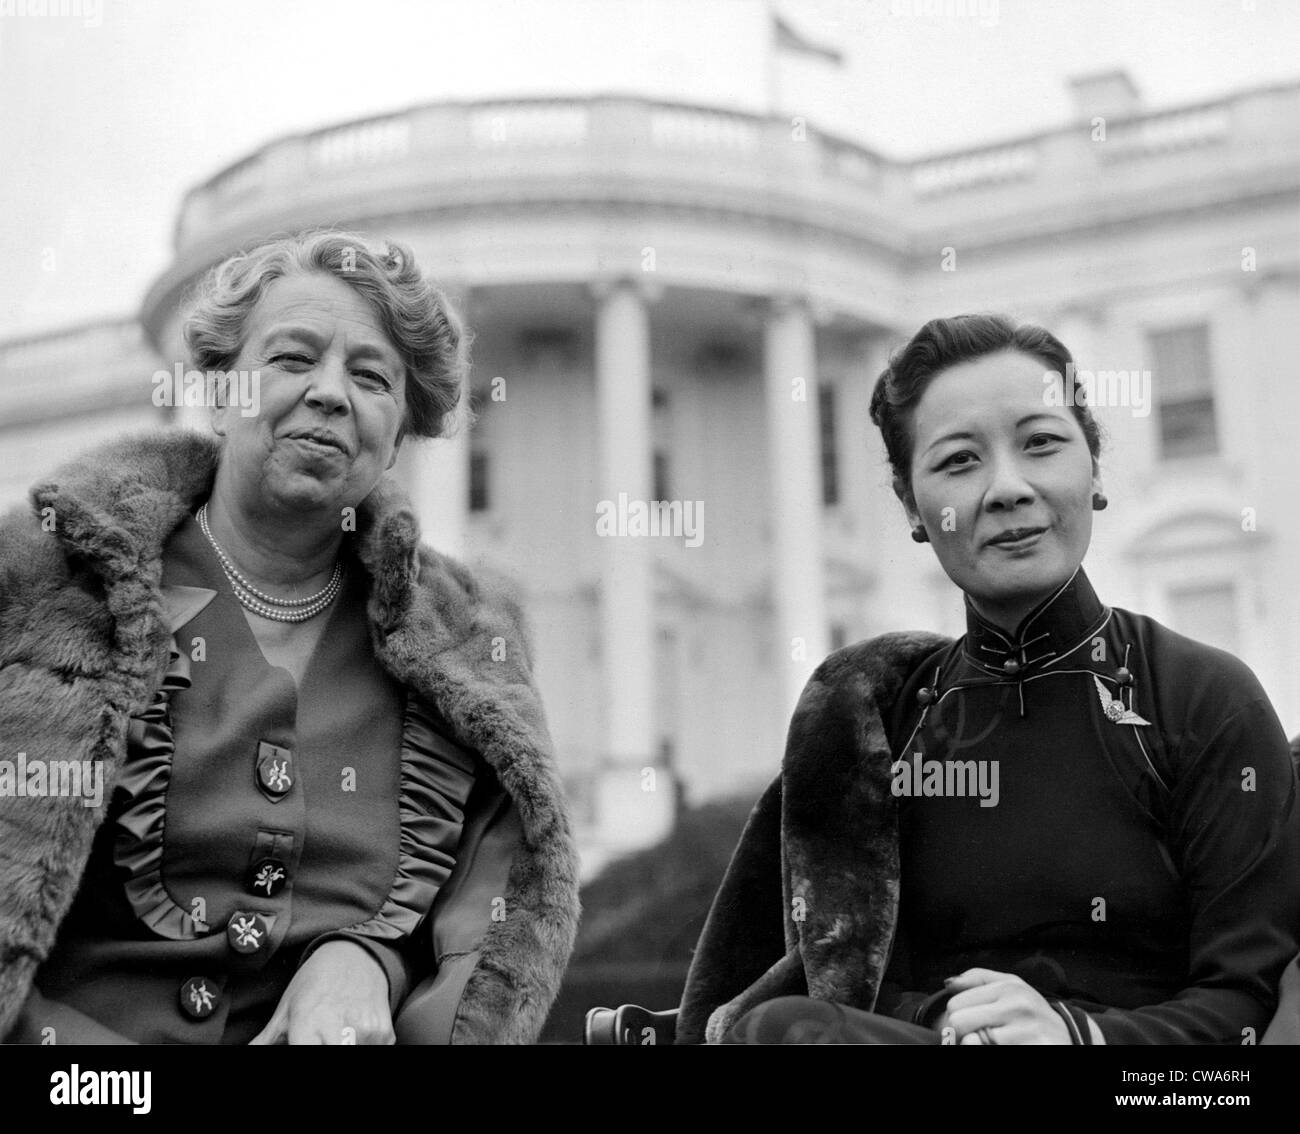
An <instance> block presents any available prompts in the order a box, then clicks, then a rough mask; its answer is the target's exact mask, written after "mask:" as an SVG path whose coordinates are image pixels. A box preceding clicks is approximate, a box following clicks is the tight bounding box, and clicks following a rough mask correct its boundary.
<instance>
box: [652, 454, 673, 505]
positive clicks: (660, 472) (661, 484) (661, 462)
mask: <svg viewBox="0 0 1300 1134" xmlns="http://www.w3.org/2000/svg"><path fill="white" fill-rule="evenodd" d="M654 462H655V467H654V481H655V483H654V497H653V498H654V499H655V500H671V499H672V498H673V494H672V491H671V489H670V487H669V484H668V454H667V453H665V452H664V451H663V450H662V449H656V450H655V454H654Z"/></svg>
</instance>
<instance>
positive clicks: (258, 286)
mask: <svg viewBox="0 0 1300 1134" xmlns="http://www.w3.org/2000/svg"><path fill="white" fill-rule="evenodd" d="M308 272H328V273H329V274H330V275H332V276H335V277H336V278H338V279H339V280H341V281H342V282H343V283H345V284H347V285H348V287H350V288H352V290H353V291H355V292H356V293H357V294H358V295H360V296H361V297H362V298H363V299H365V300H367V301H368V302H369V304H370V306H371V307H372V308H373V309H374V311H375V314H376V315H377V316H378V318H379V325H380V327H381V328H382V329H383V331H384V334H385V335H387V337H388V339H389V341H390V342H391V343H392V345H393V347H394V349H395V350H396V351H397V352H398V354H399V355H401V357H402V360H403V362H404V363H405V364H406V416H405V419H404V422H403V432H405V433H412V434H415V435H416V436H418V437H442V436H445V435H446V434H448V433H451V432H453V431H454V430H455V428H456V426H457V424H458V420H459V418H460V417H461V416H462V415H464V414H465V413H466V410H467V407H466V409H462V410H460V411H459V412H458V407H459V406H460V405H461V392H462V389H463V387H464V385H465V378H466V375H467V373H468V371H469V344H470V338H471V336H470V333H469V331H468V330H467V329H466V328H465V327H464V325H463V324H462V323H461V320H460V317H459V316H458V315H457V314H456V312H455V311H454V310H453V309H452V306H451V304H450V303H449V302H448V300H447V298H446V296H445V295H443V293H442V292H441V291H440V290H439V289H438V288H437V287H435V286H434V284H433V283H431V282H430V281H429V280H427V279H425V277H424V276H423V274H422V273H421V272H420V269H419V267H418V266H417V265H416V263H415V257H414V256H412V254H411V250H410V249H409V248H407V247H406V246H405V245H404V244H399V243H397V242H396V241H392V240H386V241H379V242H375V241H372V240H370V239H368V238H367V237H365V236H363V235H361V234H359V233H355V232H343V231H340V230H338V229H309V230H307V231H305V232H300V233H297V234H295V235H292V236H286V237H280V238H276V239H272V240H268V241H266V242H264V243H262V244H258V245H257V246H255V247H253V248H250V249H247V250H246V251H243V252H239V253H237V254H236V255H234V256H231V257H230V258H229V259H228V260H226V261H224V262H223V263H221V264H219V265H217V267H215V268H213V269H212V271H210V272H209V273H208V274H207V276H206V277H205V278H204V279H203V281H202V282H201V283H200V284H199V286H198V288H197V290H196V292H195V294H194V297H193V300H192V306H191V309H190V312H189V315H188V316H187V317H186V319H185V323H184V327H183V332H184V335H185V342H186V344H187V345H188V347H189V349H190V355H191V358H192V360H193V363H194V365H195V366H197V367H198V368H199V369H200V370H208V371H211V370H220V371H226V370H231V369H233V368H234V364H235V360H236V359H237V358H238V357H239V352H240V351H241V350H242V349H243V346H244V339H245V335H246V328H247V324H248V316H249V313H250V312H251V311H252V310H253V308H254V307H255V306H256V305H257V302H258V300H259V299H261V298H262V294H263V293H264V292H265V291H266V288H267V286H268V285H269V284H270V283H271V282H272V281H273V280H277V279H280V278H282V277H284V276H290V275H298V274H304V273H308Z"/></svg>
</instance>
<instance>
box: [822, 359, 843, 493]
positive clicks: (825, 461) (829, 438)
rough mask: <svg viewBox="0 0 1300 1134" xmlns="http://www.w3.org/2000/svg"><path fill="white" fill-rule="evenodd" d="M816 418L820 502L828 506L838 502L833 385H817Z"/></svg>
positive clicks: (838, 482)
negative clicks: (819, 462)
mask: <svg viewBox="0 0 1300 1134" xmlns="http://www.w3.org/2000/svg"><path fill="white" fill-rule="evenodd" d="M817 411H818V412H817V420H818V422H819V423H820V426H821V458H822V504H823V505H825V506H826V507H828V508H831V507H834V506H835V505H836V504H838V503H839V502H840V459H839V449H838V446H837V445H836V434H835V425H836V422H835V387H834V386H831V385H828V384H827V383H824V382H823V383H822V384H821V385H820V386H818V387H817Z"/></svg>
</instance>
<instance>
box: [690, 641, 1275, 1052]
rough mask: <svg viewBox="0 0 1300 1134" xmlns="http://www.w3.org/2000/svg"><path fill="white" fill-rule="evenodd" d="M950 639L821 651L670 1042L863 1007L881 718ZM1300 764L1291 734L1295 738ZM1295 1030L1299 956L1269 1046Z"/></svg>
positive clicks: (871, 999)
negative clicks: (811, 1006) (794, 1005)
mask: <svg viewBox="0 0 1300 1134" xmlns="http://www.w3.org/2000/svg"><path fill="white" fill-rule="evenodd" d="M951 641H952V639H949V638H945V637H941V636H939V635H936V634H930V633H925V632H905V633H891V634H882V635H880V636H878V637H875V638H871V639H869V640H867V641H863V642H859V643H857V644H856V645H853V646H849V647H846V648H844V649H842V650H839V651H837V652H836V653H834V654H832V655H830V657H828V658H827V659H826V660H825V661H824V662H823V663H822V664H821V666H819V667H818V669H817V671H816V672H815V673H814V674H813V675H812V677H811V678H810V680H809V682H808V684H807V686H806V688H805V689H804V692H803V695H802V696H801V698H800V700H799V704H798V706H797V707H796V708H795V711H794V715H793V717H792V718H791V721H790V730H789V735H788V739H787V743H786V750H785V757H784V761H783V764H782V770H781V774H780V776H779V777H777V779H776V780H774V781H773V782H772V784H771V785H770V786H769V787H768V789H767V790H766V791H765V792H764V793H763V795H762V796H761V798H760V799H759V801H758V803H757V804H756V805H755V806H754V809H753V811H752V812H751V814H750V817H749V819H748V821H747V823H746V825H745V829H744V831H743V833H742V834H741V838H740V842H739V844H738V846H737V847H736V850H735V852H734V854H733V856H732V859H731V862H730V864H729V866H728V868H727V871H726V874H725V876H724V877H723V880H722V884H721V886H720V887H719V889H718V892H717V894H716V896H715V897H714V900H713V905H712V907H711V908H710V910H709V915H708V918H707V920H706V922H705V925H704V930H703V932H702V934H701V936H700V940H699V942H698V944H697V946H696V949H695V954H694V956H693V958H692V961H691V967H690V971H689V973H688V975H687V978H686V987H685V990H684V992H683V995H682V1001H681V1007H680V1012H679V1015H678V1020H677V1030H676V1042H677V1043H680V1044H698V1043H705V1042H709V1043H716V1042H718V1041H720V1040H721V1039H722V1037H723V1036H724V1035H725V1034H726V1033H727V1032H728V1031H729V1030H730V1029H731V1027H732V1025H734V1024H735V1023H736V1022H737V1021H738V1020H739V1019H740V1017H741V1016H743V1015H745V1013H747V1012H748V1011H749V1010H750V1009H752V1008H755V1007H757V1006H758V1005H759V1004H762V1003H763V1002H764V1001H767V1000H772V999H775V998H777V997H781V996H810V997H812V998H814V999H819V1000H830V1001H835V1002H838V1003H841V1004H847V1005H849V1006H851V1007H854V1008H861V1009H864V1010H871V1009H872V1008H873V1007H874V1005H875V1003H876V998H877V996H878V995H879V993H880V989H881V983H882V980H883V978H884V976H885V970H886V968H887V967H888V964H889V960H890V953H891V950H892V947H893V942H894V936H895V931H896V927H897V922H898V908H899V879H900V862H899V838H898V809H897V806H896V800H895V799H894V798H893V793H892V790H891V787H892V783H893V775H892V765H893V757H892V755H891V749H890V742H889V737H888V734H887V732H886V728H885V725H884V723H883V722H884V719H885V717H886V715H887V714H888V712H889V711H890V707H891V706H892V705H894V704H895V702H896V700H897V698H898V695H899V693H900V692H901V691H902V689H903V687H904V686H905V685H906V684H907V681H908V679H909V677H911V675H912V674H913V673H914V672H915V670H916V668H917V666H918V665H920V664H921V662H922V661H923V660H924V659H925V658H926V657H927V656H928V655H931V654H933V653H935V652H936V651H938V650H939V649H941V648H942V647H944V646H947V645H949V644H950V643H951ZM1290 749H1291V758H1292V761H1293V763H1294V764H1295V766H1296V768H1297V771H1300V736H1296V737H1294V738H1293V739H1292V740H1291V742H1290ZM1297 1036H1300V958H1297V959H1296V960H1295V961H1293V962H1292V964H1291V965H1290V966H1289V967H1288V968H1287V970H1286V975H1285V976H1284V978H1283V981H1282V987H1281V1003H1280V1004H1279V1006H1278V1008H1277V1012H1276V1015H1275V1017H1274V1019H1273V1023H1272V1025H1271V1027H1270V1028H1269V1030H1268V1034H1267V1035H1266V1036H1265V1038H1264V1040H1263V1042H1264V1043H1291V1042H1295V1037H1297Z"/></svg>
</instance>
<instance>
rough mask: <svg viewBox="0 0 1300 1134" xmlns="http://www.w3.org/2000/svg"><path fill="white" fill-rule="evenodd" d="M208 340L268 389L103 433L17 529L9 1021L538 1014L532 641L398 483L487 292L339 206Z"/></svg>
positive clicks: (248, 1024)
mask: <svg viewBox="0 0 1300 1134" xmlns="http://www.w3.org/2000/svg"><path fill="white" fill-rule="evenodd" d="M185 337H186V341H187V343H188V345H189V347H190V350H191V352H192V356H193V360H194V362H195V364H196V365H197V366H198V367H199V368H201V369H202V370H205V371H221V372H229V371H248V372H255V373H256V374H257V375H258V376H259V378H260V391H259V393H260V412H258V413H256V414H252V415H249V414H247V413H246V412H245V410H246V408H247V407H243V406H239V407H237V406H235V405H233V404H221V405H217V406H216V407H215V408H214V409H213V411H212V430H213V432H214V433H215V434H216V439H215V441H214V440H213V439H211V438H205V437H203V436H200V435H198V434H191V433H188V432H160V433H155V434H149V435H145V436H139V437H132V438H129V439H126V440H123V441H121V442H118V443H115V444H111V445H108V446H106V447H104V448H102V449H100V450H99V451H97V452H94V453H91V454H89V455H87V456H86V457H84V458H82V459H79V460H76V461H73V462H71V463H70V464H68V465H67V466H66V467H65V468H64V469H63V470H62V471H61V472H59V473H58V474H57V475H55V476H54V477H52V478H51V479H49V480H47V481H45V482H44V483H41V484H39V485H37V486H36V487H35V488H34V489H33V492H32V500H33V504H34V507H33V508H32V509H31V510H30V511H27V512H26V513H21V512H19V513H14V514H11V515H10V516H9V517H8V518H7V519H6V520H5V521H4V524H3V529H2V535H0V578H2V579H3V583H2V584H0V626H2V627H3V631H2V633H0V730H2V732H3V756H4V757H7V758H10V759H12V758H13V757H14V755H15V754H17V753H22V754H24V759H25V765H24V767H25V769H26V770H27V777H28V779H27V784H26V786H27V787H28V788H29V789H30V790H27V791H25V792H16V793H15V792H7V793H5V794H4V797H3V798H0V1035H4V1034H7V1035H8V1037H9V1038H10V1039H11V1040H15V1041H35V1042H41V1041H44V1042H57V1043H68V1042H114V1041H116V1042H122V1041H138V1042H148V1043H156V1042H178V1043H279V1042H288V1043H385V1042H390V1043H391V1042H393V1040H394V1038H396V1039H397V1040H399V1041H401V1042H529V1041H531V1040H533V1039H535V1038H536V1036H537V1035H538V1032H539V1031H540V1029H541V1026H542V1023H543V1021H544V1018H545V1015H546V1012H547V1010H548V1008H549V1006H550V1004H551V1002H552V1000H553V998H554V996H555V993H556V991H557V988H558V985H559V981H560V977H561V974H562V972H563V969H564V966H565V964H566V961H567V958H568V954H569V950H570V948H571V946H572V940H573V935H574V932H575V928H576V921H577V883H576V869H575V856H574V851H573V847H572V842H571V838H570V833H569V824H568V820H567V817H566V812H565V807H564V803H563V799H562V795H561V790H560V786H559V783H558V779H557V775H556V771H555V766H554V762H553V757H552V753H551V747H550V742H549V739H548V736H547V732H546V727H545V724H544V720H543V715H542V709H541V705H540V704H539V701H538V695H537V692H536V688H535V686H534V684H533V679H532V676H531V672H530V656H529V644H528V640H527V638H526V637H525V633H524V629H523V626H522V625H521V618H520V613H519V611H518V609H517V607H516V605H515V604H514V602H513V601H512V600H511V599H510V598H509V597H508V596H507V594H506V593H504V592H503V591H502V590H501V588H500V587H498V586H495V585H492V584H490V583H489V582H488V581H487V580H486V579H484V578H480V577H477V576H476V575H471V574H470V573H469V572H468V571H467V570H466V569H465V568H464V567H462V566H461V565H460V564H458V563H456V562H454V561H453V560H451V559H448V558H447V557H445V556H443V555H440V554H438V553H436V552H434V551H432V550H430V549H429V548H428V547H427V546H423V545H421V544H420V542H419V533H418V529H417V526H416V523H415V518H414V516H413V515H412V513H411V510H410V508H409V506H408V505H407V503H406V502H405V500H404V499H403V497H402V495H401V493H400V492H399V491H398V489H397V488H396V486H395V485H394V484H393V482H392V481H391V480H386V479H385V478H384V473H385V471H386V470H388V469H390V468H391V467H392V466H393V462H394V461H395V460H396V458H397V453H398V449H399V447H400V446H401V445H402V443H403V441H404V439H407V438H410V437H418V436H424V437H436V436H438V435H439V434H440V433H442V432H443V430H444V426H445V425H447V424H450V423H451V422H452V420H453V418H454V414H455V411H456V407H457V405H458V403H459V400H460V395H461V387H462V382H463V376H464V370H465V346H466V344H465V338H464V335H463V333H462V330H461V327H460V325H459V323H458V320H457V318H456V316H455V314H454V313H453V312H452V310H451V309H450V307H449V306H448V304H447V302H446V301H445V299H444V298H443V296H442V295H441V294H440V293H439V292H438V291H437V290H436V289H435V288H434V287H433V286H431V285H430V284H429V283H428V282H427V281H426V280H425V279H424V278H423V277H422V275H421V273H420V271H419V270H418V268H417V266H416V264H415V262H414V260H413V259H412V257H411V255H410V253H409V252H408V251H407V250H406V249H404V248H403V247H402V246H400V245H396V244H390V245H387V246H377V247H372V246H370V245H369V244H367V242H366V241H365V240H364V238H362V237H359V236H356V235H352V234H348V233H338V232H328V231H324V232H312V233H308V234H305V235H303V236H300V237H298V238H293V239H284V240H277V241H273V242H270V243H267V244H264V245H262V246H260V247H257V248H255V249H253V250H252V251H250V252H247V253H245V254H242V255H238V256H235V257H233V258H232V259H230V260H229V261H227V262H226V263H224V264H222V265H221V266H220V267H218V268H217V269H216V270H215V271H214V272H213V273H212V274H211V276H210V277H209V278H208V280H207V282H206V284H205V285H204V286H203V288H202V290H201V293H200V294H199V296H198V299H197V303H196V305H195V308H194V311H193V313H192V314H191V316H190V317H189V320H188V322H187V323H186V325H185ZM56 761H61V762H66V761H75V762H78V763H81V764H83V766H84V768H85V769H86V771H87V776H86V777H83V781H82V782H91V781H92V780H93V776H92V775H91V773H92V772H94V773H95V774H99V773H100V772H102V774H103V776H104V780H105V782H106V788H107V792H106V794H105V797H104V805H103V806H94V804H95V803H96V801H95V800H94V799H90V798H86V797H85V793H82V796H83V797H82V798H69V797H60V796H57V795H56V794H54V793H53V792H51V791H49V790H45V789H44V788H42V785H48V784H52V783H53V782H54V773H53V771H51V772H50V773H49V777H48V779H47V777H46V776H45V775H42V776H41V777H40V779H39V783H38V782H37V781H36V780H34V779H33V778H32V777H33V776H34V775H35V773H34V772H33V771H32V769H40V768H46V769H52V768H53V767H54V763H55V762H56ZM96 770H97V771H96ZM64 781H65V782H71V781H68V780H67V777H66V776H65V777H64ZM37 789H40V790H37Z"/></svg>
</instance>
